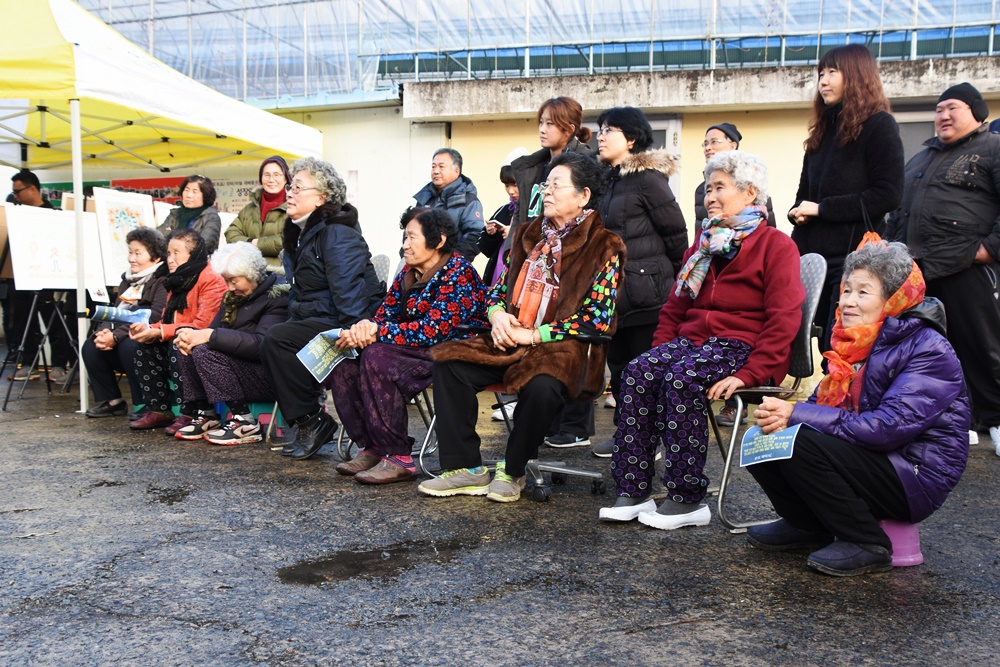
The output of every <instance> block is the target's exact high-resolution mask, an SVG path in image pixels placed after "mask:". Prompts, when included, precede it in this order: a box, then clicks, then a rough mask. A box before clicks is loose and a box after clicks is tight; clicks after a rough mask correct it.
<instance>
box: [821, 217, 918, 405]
mask: <svg viewBox="0 0 1000 667" xmlns="http://www.w3.org/2000/svg"><path fill="white" fill-rule="evenodd" d="M867 243H874V244H876V245H885V241H883V240H882V239H881V238H880V237H879V236H878V234H875V233H874V232H868V233H866V234H865V236H864V239H862V241H861V243H860V244H858V248H859V249H860V248H861V247H863V246H864V245H865V244H867ZM840 290H841V292H843V291H844V284H843V281H841V285H840ZM925 292H926V284H925V283H924V274H923V273H921V271H920V267H918V266H917V263H916V262H913V267H912V268H911V269H910V275H908V276H907V277H906V280H904V281H903V284H902V285H901V286H900V287H899V289H898V290H896V291H895V293H893V295H892V296H890V297H889V300H888V301H886V302H885V307H883V309H882V316H881V317H880V318H879V320H878V322H873V323H872V324H859V325H858V326H853V327H848V328H844V324H843V322H842V321H841V318H840V307H839V306H838V307H837V320H836V322H834V325H833V334H832V335H831V336H830V347H831V349H830V351H829V352H824V353H823V356H824V357H825V358H826V360H827V362H828V363H827V369H828V371H827V374H826V376H824V377H823V380H822V381H821V382H820V383H819V389H818V390H817V392H816V402H817V403H819V404H820V405H830V406H840V405H842V404H843V403H844V400H845V399H846V398H847V394H848V391H850V388H851V383H852V382H853V381H854V379H855V377H857V371H855V369H854V367H855V365H856V364H859V363H861V362H863V361H864V360H865V359H867V358H868V353H869V352H871V349H872V345H873V344H874V343H875V339H876V338H878V334H879V332H880V331H881V330H882V323H883V322H884V321H885V318H886V317H895V316H896V315H899V314H900V313H902V312H903V311H904V310H907V309H909V308H912V307H913V306H915V305H917V304H918V303H920V302H921V301H923V300H924V293H925Z"/></svg>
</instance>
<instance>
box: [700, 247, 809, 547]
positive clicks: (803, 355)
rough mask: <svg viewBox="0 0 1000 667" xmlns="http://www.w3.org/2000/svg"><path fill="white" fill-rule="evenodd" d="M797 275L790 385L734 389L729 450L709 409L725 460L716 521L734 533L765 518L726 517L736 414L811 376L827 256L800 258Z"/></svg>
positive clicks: (793, 389) (785, 394)
mask: <svg viewBox="0 0 1000 667" xmlns="http://www.w3.org/2000/svg"><path fill="white" fill-rule="evenodd" d="M800 275H801V278H802V286H803V287H805V291H806V298H805V300H804V301H803V302H802V323H801V324H800V325H799V333H798V335H796V337H795V340H794V341H793V343H792V360H791V361H792V363H791V365H790V366H789V368H788V374H789V375H790V376H792V377H794V378H795V382H794V383H793V384H792V386H791V387H790V388H785V387H767V386H760V387H742V388H740V389H737V390H736V391H734V392H733V398H735V399H736V417H737V419H736V422H735V423H734V424H733V432H732V435H731V436H730V438H729V447H728V449H727V448H726V447H725V445H724V444H723V440H722V434H721V433H720V432H719V424H718V422H716V420H715V414H714V413H713V412H712V410H711V409H709V410H708V421H709V423H710V424H711V425H712V431H713V432H714V433H715V440H716V442H717V443H718V445H719V451H720V452H722V456H723V457H724V459H725V464H724V465H723V468H722V481H721V482H720V483H719V521H721V522H722V525H724V526H725V527H726V528H729V529H730V530H732V531H734V532H743V531H744V530H746V529H747V528H748V527H750V526H759V525H761V524H764V523H768V521H749V522H734V521H731V520H730V519H729V517H728V516H726V510H725V501H726V491H727V489H728V487H729V481H730V479H731V472H732V463H733V459H735V458H736V453H737V452H738V451H739V445H738V443H739V442H740V432H741V430H742V428H741V426H740V420H739V416H740V415H742V414H743V408H744V407H746V406H748V405H760V403H761V402H762V401H763V400H764V397H765V396H774V397H776V398H780V399H788V398H790V397H791V396H793V395H794V394H795V392H796V391H798V389H799V385H800V384H801V382H802V380H803V379H805V378H808V377H812V374H813V371H814V368H815V366H814V364H813V354H812V339H813V337H814V336H815V337H818V336H819V335H820V329H819V327H816V326H814V325H813V319H814V318H815V317H816V308H817V307H818V305H819V298H820V295H821V294H822V291H823V281H824V280H825V278H826V259H825V258H824V257H823V256H822V255H819V254H817V253H809V254H808V255H803V256H802V257H801V258H800Z"/></svg>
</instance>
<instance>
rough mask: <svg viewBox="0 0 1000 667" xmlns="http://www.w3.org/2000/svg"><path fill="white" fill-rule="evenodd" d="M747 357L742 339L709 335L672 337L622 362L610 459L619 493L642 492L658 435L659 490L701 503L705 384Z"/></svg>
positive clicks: (646, 490)
mask: <svg viewBox="0 0 1000 667" xmlns="http://www.w3.org/2000/svg"><path fill="white" fill-rule="evenodd" d="M749 356H750V346H749V345H747V344H746V343H743V342H740V341H737V340H731V339H726V338H709V339H708V340H706V341H705V342H704V343H703V344H702V345H695V344H694V343H693V342H692V341H690V340H688V339H687V338H675V339H673V340H671V341H669V342H666V343H664V344H663V345H660V346H659V347H654V348H653V349H652V350H650V351H648V352H643V353H642V354H640V355H639V356H638V357H636V358H635V359H633V360H632V361H630V362H629V364H628V366H626V367H625V370H624V371H623V372H622V383H621V393H622V396H621V399H620V400H619V403H618V409H619V410H620V413H619V417H618V431H617V432H616V433H615V448H614V453H613V455H612V460H611V472H612V474H613V476H614V478H615V485H616V486H617V491H618V495H619V496H629V497H631V498H644V497H646V496H648V495H650V493H651V492H652V490H651V484H652V480H653V456H654V454H655V452H656V447H657V445H659V443H660V440H661V438H662V440H663V444H664V446H665V447H666V454H665V456H664V461H663V462H664V467H665V470H664V471H663V484H664V486H665V487H666V490H667V497H668V498H670V499H671V500H674V501H676V502H679V503H697V502H701V500H702V499H703V498H704V497H705V491H706V490H707V488H708V478H706V477H705V475H704V473H703V468H704V467H705V455H706V453H707V451H708V437H709V436H708V429H709V425H708V414H707V410H708V401H707V400H706V399H705V391H706V390H707V389H708V388H709V387H711V386H712V385H713V384H715V383H716V382H718V381H719V380H721V379H723V378H725V377H728V376H730V375H732V374H733V373H735V372H736V371H738V370H739V369H740V368H742V367H743V364H745V363H746V361H747V358H748V357H749Z"/></svg>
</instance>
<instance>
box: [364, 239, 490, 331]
mask: <svg viewBox="0 0 1000 667" xmlns="http://www.w3.org/2000/svg"><path fill="white" fill-rule="evenodd" d="M411 270H412V269H411V268H410V267H409V266H406V267H404V268H403V270H402V271H400V272H399V274H398V275H397V276H396V278H395V280H393V281H392V287H390V288H389V292H388V294H386V297H385V300H384V301H383V302H382V305H381V306H379V309H378V312H377V313H375V317H374V318H373V321H374V322H375V324H377V325H378V340H379V342H381V343H391V344H393V345H406V346H409V347H431V346H433V345H437V344H438V343H441V342H444V341H446V340H451V339H455V338H465V337H466V336H467V334H464V333H461V332H458V331H457V330H456V328H457V327H458V326H459V325H462V324H468V325H472V326H487V323H486V320H485V316H486V289H485V288H484V287H483V283H482V281H481V280H480V279H479V273H478V272H477V271H476V270H475V269H474V268H472V264H470V263H469V261H468V260H467V259H465V258H464V257H462V256H461V255H459V254H453V255H452V256H451V259H449V260H448V261H447V262H446V263H445V265H444V266H442V267H441V268H440V269H439V270H438V271H437V273H435V274H434V275H433V276H430V277H429V279H428V280H427V282H417V283H415V284H414V285H413V286H412V287H410V288H409V289H408V290H406V289H405V288H404V277H405V276H406V274H407V273H408V272H409V271H411Z"/></svg>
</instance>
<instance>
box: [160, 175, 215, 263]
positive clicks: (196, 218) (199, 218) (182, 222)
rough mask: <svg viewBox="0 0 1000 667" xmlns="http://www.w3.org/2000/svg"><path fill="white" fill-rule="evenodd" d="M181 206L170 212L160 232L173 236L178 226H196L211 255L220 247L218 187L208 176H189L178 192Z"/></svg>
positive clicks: (182, 182) (185, 227) (195, 228)
mask: <svg viewBox="0 0 1000 667" xmlns="http://www.w3.org/2000/svg"><path fill="white" fill-rule="evenodd" d="M177 196H178V197H180V198H181V201H180V206H178V207H177V208H175V209H173V210H172V211H170V213H169V214H168V215H167V219H166V220H164V221H163V224H162V225H160V226H159V228H158V229H159V230H160V233H161V234H163V235H164V236H169V234H170V232H172V231H174V230H175V229H193V230H194V231H196V232H198V236H200V237H201V238H202V239H204V240H205V251H206V252H207V253H208V254H209V255H211V254H212V253H213V252H215V250H216V249H217V248H218V247H219V235H220V234H221V233H222V219H221V218H220V217H219V211H218V210H216V208H215V186H214V185H212V179H210V178H208V177H207V176H198V175H195V176H188V177H187V178H185V179H184V180H183V181H181V187H180V189H179V190H178V191H177Z"/></svg>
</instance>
